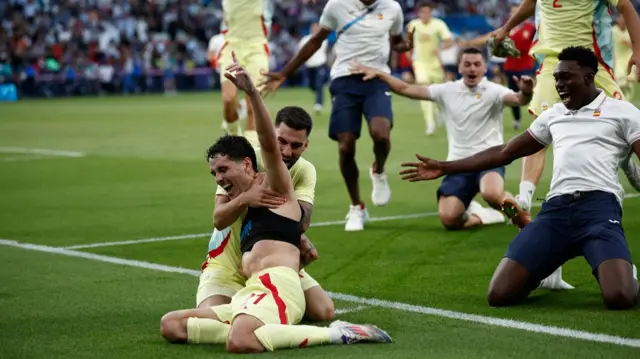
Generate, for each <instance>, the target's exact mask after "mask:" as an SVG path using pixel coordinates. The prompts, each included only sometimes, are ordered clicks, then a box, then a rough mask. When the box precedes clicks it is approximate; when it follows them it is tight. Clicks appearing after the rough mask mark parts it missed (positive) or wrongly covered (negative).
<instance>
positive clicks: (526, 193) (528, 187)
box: [519, 181, 536, 210]
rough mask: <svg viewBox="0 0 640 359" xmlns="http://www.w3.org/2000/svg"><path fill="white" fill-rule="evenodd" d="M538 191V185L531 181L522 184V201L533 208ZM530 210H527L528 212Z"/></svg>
mask: <svg viewBox="0 0 640 359" xmlns="http://www.w3.org/2000/svg"><path fill="white" fill-rule="evenodd" d="M535 191H536V185H535V184H533V183H532V182H529V181H522V182H520V193H519V195H520V199H522V200H523V201H525V202H526V203H527V205H529V206H531V204H532V202H533V193H534V192H535ZM528 209H529V208H526V210H528Z"/></svg>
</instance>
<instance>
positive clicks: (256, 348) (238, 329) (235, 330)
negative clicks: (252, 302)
mask: <svg viewBox="0 0 640 359" xmlns="http://www.w3.org/2000/svg"><path fill="white" fill-rule="evenodd" d="M262 325H263V324H262V322H261V321H259V320H258V319H256V318H255V317H252V316H250V315H246V314H242V315H239V316H238V317H236V319H235V320H234V322H233V324H232V325H231V330H229V336H228V337H227V352H229V353H236V354H246V353H261V352H263V351H265V349H264V347H263V346H262V344H260V341H259V340H258V338H257V337H256V335H255V331H256V329H258V328H260V327H261V326H262Z"/></svg>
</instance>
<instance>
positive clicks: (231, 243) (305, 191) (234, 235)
mask: <svg viewBox="0 0 640 359" xmlns="http://www.w3.org/2000/svg"><path fill="white" fill-rule="evenodd" d="M254 148H255V147H254ZM257 151H258V149H256V152H257ZM258 169H259V170H261V171H262V170H264V164H263V160H262V156H258ZM289 174H290V175H291V180H292V182H293V189H294V192H295V194H296V197H297V199H298V201H303V202H307V203H310V204H313V201H314V199H315V190H316V168H315V166H314V165H313V164H312V163H311V162H309V161H307V160H306V159H304V158H302V157H300V158H299V159H298V161H297V162H296V163H295V164H294V165H293V166H291V168H290V169H289ZM226 194H227V192H226V191H225V190H224V189H223V188H222V187H220V186H218V189H217V190H216V195H226ZM245 215H246V212H245V214H243V215H242V216H240V218H238V219H237V220H236V221H235V222H234V223H233V224H232V225H231V226H229V227H228V228H225V230H224V231H221V234H220V235H219V236H218V238H212V240H211V241H210V242H209V255H208V257H207V258H208V259H207V260H208V261H217V262H218V263H220V264H223V265H225V266H228V267H229V268H240V264H241V261H242V254H241V252H240V232H241V231H242V221H243V220H244V216H245ZM214 237H216V236H214ZM212 253H213V254H215V256H212Z"/></svg>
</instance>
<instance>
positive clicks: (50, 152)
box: [0, 147, 84, 157]
mask: <svg viewBox="0 0 640 359" xmlns="http://www.w3.org/2000/svg"><path fill="white" fill-rule="evenodd" d="M0 153H23V154H30V155H42V156H61V157H84V153H82V152H77V151H65V150H51V149H44V148H27V147H0Z"/></svg>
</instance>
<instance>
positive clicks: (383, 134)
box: [369, 117, 391, 143]
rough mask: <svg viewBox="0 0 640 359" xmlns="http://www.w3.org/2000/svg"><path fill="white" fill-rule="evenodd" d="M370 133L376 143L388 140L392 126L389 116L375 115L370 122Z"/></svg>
mask: <svg viewBox="0 0 640 359" xmlns="http://www.w3.org/2000/svg"><path fill="white" fill-rule="evenodd" d="M369 134H370V135H371V140H373V142H375V143H379V142H388V141H389V138H390V137H391V126H390V122H389V120H388V119H387V118H384V117H374V118H372V119H371V123H370V124H369Z"/></svg>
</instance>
